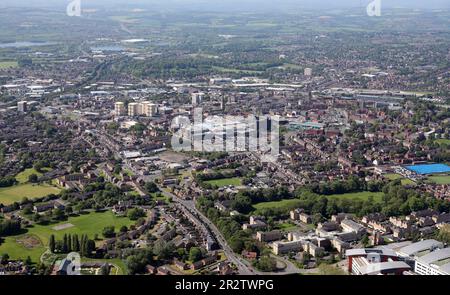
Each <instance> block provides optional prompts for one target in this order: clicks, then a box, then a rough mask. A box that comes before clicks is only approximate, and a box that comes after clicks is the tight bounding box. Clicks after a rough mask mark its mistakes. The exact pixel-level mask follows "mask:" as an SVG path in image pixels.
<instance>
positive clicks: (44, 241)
mask: <svg viewBox="0 0 450 295" xmlns="http://www.w3.org/2000/svg"><path fill="white" fill-rule="evenodd" d="M65 224H70V225H71V226H67V227H65V226H64V225H65ZM132 224H134V222H133V221H131V220H130V219H128V218H127V217H117V216H115V215H114V213H112V212H111V211H107V212H101V213H89V214H85V215H80V216H77V217H70V218H69V219H68V220H67V221H63V222H60V223H55V224H50V225H35V226H34V227H32V228H29V229H27V232H26V233H24V234H21V235H18V236H12V237H6V238H5V241H4V242H3V243H2V244H1V245H0V255H2V254H3V253H8V255H9V256H10V257H11V258H12V259H18V258H26V257H27V256H30V257H31V259H32V260H33V262H37V261H39V258H40V256H41V255H42V254H43V253H44V252H45V250H46V249H47V245H48V240H49V238H50V236H51V235H52V234H53V235H55V237H56V239H57V240H58V239H62V238H63V236H64V234H72V235H73V234H78V236H81V235H82V234H87V235H88V237H89V238H91V239H93V238H94V235H95V234H98V237H99V238H100V239H102V238H103V236H102V231H103V228H104V227H106V226H110V225H113V226H114V227H115V229H116V232H118V231H119V229H120V227H121V226H123V225H125V226H127V227H129V226H130V225H132ZM55 228H56V229H55ZM59 228H62V229H59ZM57 229H59V230H57Z"/></svg>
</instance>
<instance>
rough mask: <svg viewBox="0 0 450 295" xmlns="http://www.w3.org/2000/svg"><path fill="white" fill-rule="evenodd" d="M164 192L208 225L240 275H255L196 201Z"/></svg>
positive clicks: (163, 192)
mask: <svg viewBox="0 0 450 295" xmlns="http://www.w3.org/2000/svg"><path fill="white" fill-rule="evenodd" d="M161 191H162V194H163V195H165V196H166V197H170V198H171V199H172V201H174V202H176V203H178V204H180V205H182V206H184V207H185V208H186V209H187V210H189V211H190V212H191V213H192V214H193V215H194V217H196V218H197V219H198V220H199V221H200V222H201V223H203V224H204V225H206V226H207V227H208V228H209V230H210V231H211V232H212V233H213V235H214V236H215V238H216V240H217V242H218V243H219V245H220V247H221V248H222V250H223V252H224V253H225V255H226V256H227V258H228V260H230V261H231V262H232V263H233V264H234V265H236V267H237V269H238V272H239V274H240V275H254V274H255V272H254V270H253V269H252V268H250V267H249V266H247V265H246V264H245V263H244V262H243V259H242V258H240V257H238V256H237V255H236V254H235V253H234V252H233V250H232V249H231V248H230V246H229V245H228V243H227V241H226V240H225V238H224V237H223V235H222V233H221V232H220V231H219V230H218V229H217V227H216V226H215V225H214V223H212V222H211V221H210V220H209V219H208V218H207V217H206V216H204V215H203V214H202V213H201V212H200V211H199V210H198V209H197V208H196V207H195V202H194V201H188V200H182V199H180V198H178V197H177V196H175V195H174V194H172V193H169V192H167V191H164V190H161Z"/></svg>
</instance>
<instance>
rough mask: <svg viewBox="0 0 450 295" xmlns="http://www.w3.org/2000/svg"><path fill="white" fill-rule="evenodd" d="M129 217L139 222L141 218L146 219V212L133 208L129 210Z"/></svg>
mask: <svg viewBox="0 0 450 295" xmlns="http://www.w3.org/2000/svg"><path fill="white" fill-rule="evenodd" d="M127 216H128V218H130V219H131V220H138V219H139V218H141V217H145V211H144V210H143V209H141V208H133V209H130V210H128V214H127Z"/></svg>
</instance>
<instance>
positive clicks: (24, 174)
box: [16, 168, 51, 183]
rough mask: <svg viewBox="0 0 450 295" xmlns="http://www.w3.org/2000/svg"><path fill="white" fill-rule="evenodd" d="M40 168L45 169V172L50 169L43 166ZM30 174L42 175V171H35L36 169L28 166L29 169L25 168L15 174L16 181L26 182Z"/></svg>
mask: <svg viewBox="0 0 450 295" xmlns="http://www.w3.org/2000/svg"><path fill="white" fill-rule="evenodd" d="M42 170H43V171H45V172H48V171H51V169H50V168H43V169H42ZM31 174H36V175H37V176H39V177H40V176H42V173H40V172H38V171H36V169H34V168H29V169H26V170H24V171H22V172H20V173H19V174H17V175H16V179H17V181H18V182H19V183H27V182H28V177H29V176H30V175H31Z"/></svg>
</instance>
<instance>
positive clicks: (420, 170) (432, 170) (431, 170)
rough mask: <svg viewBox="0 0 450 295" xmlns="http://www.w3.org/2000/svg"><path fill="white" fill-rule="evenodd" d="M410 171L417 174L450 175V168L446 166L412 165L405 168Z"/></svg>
mask: <svg viewBox="0 0 450 295" xmlns="http://www.w3.org/2000/svg"><path fill="white" fill-rule="evenodd" d="M405 168H406V169H408V170H411V171H413V172H416V173H417V174H421V175H426V174H438V173H450V166H448V165H445V164H423V165H412V166H406V167H405Z"/></svg>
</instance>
